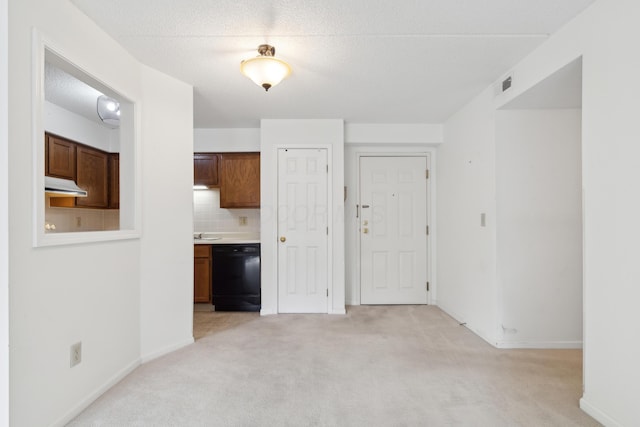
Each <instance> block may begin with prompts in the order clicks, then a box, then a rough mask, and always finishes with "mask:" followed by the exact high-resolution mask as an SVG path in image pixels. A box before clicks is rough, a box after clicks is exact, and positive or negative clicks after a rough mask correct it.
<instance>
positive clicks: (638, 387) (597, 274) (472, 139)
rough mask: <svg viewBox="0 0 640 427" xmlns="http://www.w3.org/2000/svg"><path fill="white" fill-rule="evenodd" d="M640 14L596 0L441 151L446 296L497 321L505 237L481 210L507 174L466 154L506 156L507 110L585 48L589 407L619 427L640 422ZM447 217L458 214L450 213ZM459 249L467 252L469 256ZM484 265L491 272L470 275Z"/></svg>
mask: <svg viewBox="0 0 640 427" xmlns="http://www.w3.org/2000/svg"><path fill="white" fill-rule="evenodd" d="M639 20H640V2H637V1H636V0H598V1H596V2H595V3H594V4H593V5H592V6H591V7H589V8H588V9H587V10H586V11H585V12H584V13H582V14H581V15H579V16H578V17H577V18H576V19H574V20H573V21H571V22H570V23H569V24H567V25H566V26H565V27H563V28H562V29H561V30H560V31H558V32H557V33H556V34H554V35H553V36H552V37H550V38H549V40H548V41H547V42H545V43H543V44H542V45H541V46H540V47H539V48H538V49H536V50H535V51H534V52H533V53H532V54H531V55H529V56H528V57H527V58H525V59H524V60H523V61H522V62H521V63H519V64H518V65H517V66H516V67H515V68H514V69H513V70H512V71H513V76H514V81H513V86H512V88H511V89H510V90H509V91H507V92H505V93H504V94H502V95H499V96H497V97H496V98H495V99H493V93H494V89H493V87H491V88H488V89H487V90H486V91H485V92H483V93H482V94H481V95H480V96H479V97H477V98H476V99H475V100H473V101H472V102H471V103H470V104H469V105H467V107H465V109H463V110H462V111H461V112H459V113H457V114H456V115H455V116H454V117H453V118H452V119H451V120H449V121H448V122H447V125H446V126H445V144H443V145H442V150H441V151H439V153H438V156H439V157H438V159H439V165H438V166H439V169H438V170H439V171H440V172H439V174H438V180H439V183H440V185H439V188H438V191H439V199H438V207H439V209H438V218H439V227H440V228H439V233H440V234H439V244H438V247H439V253H438V260H439V262H438V276H439V289H438V292H439V296H438V300H439V303H440V304H442V303H448V304H449V306H450V308H451V309H452V310H456V311H458V312H461V313H464V314H465V315H472V316H475V317H478V316H483V317H485V318H490V317H492V316H493V315H492V314H491V313H495V301H486V298H485V297H484V296H485V293H491V292H485V291H487V288H488V287H489V288H491V287H493V286H494V285H493V283H495V277H491V276H495V273H493V274H492V273H490V272H489V270H490V269H491V268H492V265H495V260H488V259H487V258H491V257H494V256H495V253H496V251H495V245H492V244H491V242H492V239H493V240H495V239H494V238H492V237H490V236H483V235H481V234H482V232H488V233H487V234H489V233H491V234H493V235H495V229H494V224H493V219H494V215H493V214H494V212H492V211H491V210H489V211H488V214H489V215H488V227H487V228H485V229H482V230H481V231H478V230H477V229H476V228H477V226H478V224H479V222H478V213H479V211H482V210H483V209H488V208H486V207H485V206H486V205H491V204H492V203H493V202H491V201H492V200H493V199H495V185H491V183H490V182H488V181H491V180H494V179H495V176H494V175H495V172H494V171H495V167H482V168H480V169H481V170H480V171H478V172H479V173H478V174H477V182H472V181H471V180H470V179H469V174H465V173H464V172H465V168H466V167H465V166H464V163H465V160H466V159H467V158H468V159H469V160H474V158H475V157H480V158H483V157H485V156H486V155H489V156H491V157H493V156H494V155H495V138H494V136H493V130H492V129H493V127H494V124H495V120H494V114H495V108H496V107H500V106H501V105H503V104H504V103H507V102H509V101H510V100H511V99H513V98H514V97H516V96H518V95H519V94H521V93H523V92H524V91H526V90H527V89H529V88H531V87H533V86H534V85H535V84H536V83H538V82H540V81H542V80H543V79H544V78H546V77H547V76H549V75H551V74H552V73H553V72H555V71H556V70H558V69H560V68H561V67H563V66H564V65H566V64H568V63H570V62H571V61H573V60H575V59H576V58H578V57H580V56H582V58H583V63H582V66H583V69H582V73H583V74H582V76H583V84H582V184H583V212H584V223H583V241H584V247H583V250H584V271H583V277H584V285H583V286H584V291H583V297H584V307H583V309H584V345H585V347H584V395H583V397H582V399H581V401H580V405H581V407H582V408H583V409H585V410H586V411H587V412H588V413H589V414H591V415H592V416H594V417H596V418H597V419H598V420H599V421H600V422H602V423H604V424H605V425H612V426H613V425H621V426H631V425H635V424H637V420H638V419H640V407H639V406H638V405H637V396H640V364H638V360H640V340H638V339H637V337H638V324H639V323H640V311H639V310H638V309H637V302H638V300H640V287H638V286H637V284H638V283H639V282H640V263H638V259H640V246H638V244H637V242H638V236H639V235H640V223H639V222H638V221H637V219H638V218H639V217H640V199H639V198H638V197H636V195H637V194H638V192H639V191H640V188H639V186H638V183H640V168H638V164H637V159H638V158H640V145H639V144H637V141H638V140H640V128H639V127H638V125H637V123H638V108H637V94H638V93H640V79H638V78H637V76H638V75H640V56H638V55H635V54H633V52H635V51H636V50H637V46H636V44H637V43H636V40H638V39H640V27H638V25H637V22H638V21H639ZM497 84H499V82H496V85H497ZM470 110H474V111H473V114H468V113H469V112H470ZM485 151H486V154H481V153H484V152H485ZM487 161H491V159H487ZM473 164H474V163H473V162H472V165H473ZM480 164H481V165H482V163H480ZM475 165H478V162H477V161H476V163H475ZM471 168H472V166H471V165H470V166H469V167H468V168H467V169H469V170H471ZM456 177H457V178H459V180H458V183H457V184H455V185H454V184H453V180H454V179H455V178H456ZM485 181H486V182H485ZM456 191H457V192H458V193H457V194H456ZM473 200H477V201H478V202H477V203H474V202H473ZM444 214H449V215H452V216H454V217H455V221H452V220H449V219H443V215H444ZM456 225H457V226H458V227H459V230H457V229H456ZM462 244H466V245H467V246H466V247H464V246H462ZM456 246H458V247H459V249H460V250H461V253H460V256H459V257H457V258H456V254H455V253H453V249H454V247H456ZM456 259H459V260H460V261H461V265H459V266H458V269H459V271H460V273H455V272H454V271H453V267H454V266H455V265H456ZM474 272H475V273H481V274H475V276H479V277H469V276H472V275H473V273H474ZM468 273H471V274H468ZM463 276H468V277H463ZM476 279H478V280H476ZM463 283H466V285H464V286H461V284H463ZM478 288H480V289H481V290H482V291H481V292H480V295H477V289H478ZM465 291H467V292H468V294H467V293H465ZM492 293H493V294H495V290H494V291H493V292H492ZM474 296H479V297H481V299H475V300H473V299H472V298H473V297H474ZM472 301H473V302H474V304H473V305H472V304H471V302H472ZM476 323H477V322H476ZM484 323H486V321H485V322H484ZM489 324H490V322H489Z"/></svg>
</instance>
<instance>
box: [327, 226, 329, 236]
mask: <svg viewBox="0 0 640 427" xmlns="http://www.w3.org/2000/svg"><path fill="white" fill-rule="evenodd" d="M328 235H329V227H327V236H328Z"/></svg>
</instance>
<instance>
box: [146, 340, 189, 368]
mask: <svg viewBox="0 0 640 427" xmlns="http://www.w3.org/2000/svg"><path fill="white" fill-rule="evenodd" d="M194 342H195V340H194V339H193V336H192V337H189V338H187V339H185V340H184V341H182V342H179V343H176V344H172V345H170V346H167V347H165V348H163V349H161V350H158V351H154V352H153V353H149V354H146V355H144V356H142V357H141V358H140V360H141V361H142V363H147V362H150V361H152V360H154V359H157V358H158V357H162V356H164V355H165V354H169V353H172V352H174V351H176V350H179V349H181V348H182V347H186V346H188V345H189V344H193V343H194Z"/></svg>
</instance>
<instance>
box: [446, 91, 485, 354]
mask: <svg viewBox="0 0 640 427" xmlns="http://www.w3.org/2000/svg"><path fill="white" fill-rule="evenodd" d="M492 94H493V92H492V90H491V89H487V90H485V91H484V92H483V93H482V94H480V95H479V96H478V97H477V98H476V99H475V100H473V101H472V102H471V103H469V104H468V105H467V106H466V107H465V108H463V109H462V110H461V111H459V112H457V113H456V114H455V115H453V116H452V117H451V118H450V119H449V120H448V121H447V122H446V123H445V129H444V140H445V143H444V144H442V145H441V146H439V147H438V169H437V191H438V201H437V220H436V221H437V222H436V227H437V230H438V241H437V244H436V245H437V246H436V247H437V250H436V251H437V254H438V258H437V267H436V269H437V283H438V305H439V306H440V307H441V308H442V309H443V310H445V311H446V312H447V313H449V314H450V315H452V316H453V317H454V318H456V319H457V320H458V321H460V322H461V323H466V326H467V327H468V328H470V329H471V330H473V331H474V332H476V333H477V334H478V335H480V336H481V337H482V338H484V339H485V340H487V341H488V342H490V343H492V344H495V342H496V332H497V331H496V315H497V300H496V295H497V294H496V289H497V284H496V220H495V219H496V207H495V198H496V194H495V186H496V182H495V179H496V176H495V127H494V109H493V96H492ZM482 213H484V214H485V215H486V227H482V226H481V223H480V215H481V214H482Z"/></svg>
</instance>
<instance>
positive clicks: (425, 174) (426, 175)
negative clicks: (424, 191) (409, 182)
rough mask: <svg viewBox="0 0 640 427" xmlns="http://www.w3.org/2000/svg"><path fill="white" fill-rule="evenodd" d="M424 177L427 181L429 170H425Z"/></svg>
mask: <svg viewBox="0 0 640 427" xmlns="http://www.w3.org/2000/svg"><path fill="white" fill-rule="evenodd" d="M424 177H425V178H426V179H429V169H426V170H425V171H424Z"/></svg>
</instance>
